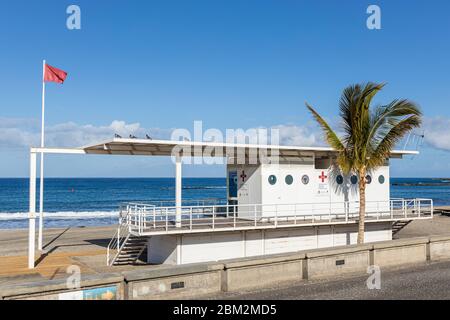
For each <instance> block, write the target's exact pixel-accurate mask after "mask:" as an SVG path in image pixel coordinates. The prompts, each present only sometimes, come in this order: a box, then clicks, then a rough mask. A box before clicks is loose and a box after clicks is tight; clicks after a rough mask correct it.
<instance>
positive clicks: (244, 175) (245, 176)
mask: <svg viewBox="0 0 450 320" xmlns="http://www.w3.org/2000/svg"><path fill="white" fill-rule="evenodd" d="M245 178H247V175H246V174H245V171H244V170H242V174H241V179H242V182H244V181H245Z"/></svg>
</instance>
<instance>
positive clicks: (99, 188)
mask: <svg viewBox="0 0 450 320" xmlns="http://www.w3.org/2000/svg"><path fill="white" fill-rule="evenodd" d="M28 183H29V180H28V179H26V178H0V229H16V228H17V229H19V228H27V226H28V220H27V217H28V212H27V211H28V190H29V184H28ZM390 184H391V198H431V199H433V200H434V205H435V206H440V205H450V179H446V178H391V180H390ZM37 190H39V181H38V187H37ZM174 193H175V180H174V179H173V178H46V180H45V192H44V204H45V207H44V212H45V222H44V223H45V227H46V228H65V227H85V226H106V225H114V224H117V222H118V209H119V206H120V205H121V204H123V203H127V202H153V201H161V200H166V201H169V202H168V203H170V202H171V201H173V199H174ZM226 194H227V190H226V179H225V178H183V199H184V200H191V202H192V203H194V204H195V202H196V201H199V200H204V199H208V200H209V201H219V202H220V201H222V202H223V201H225V200H226ZM37 198H38V199H39V195H38V196H37ZM197 203H199V202H197ZM37 208H39V203H38V204H37Z"/></svg>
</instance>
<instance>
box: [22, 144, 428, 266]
mask: <svg viewBox="0 0 450 320" xmlns="http://www.w3.org/2000/svg"><path fill="white" fill-rule="evenodd" d="M205 150H206V151H208V150H209V152H208V154H211V152H210V151H211V150H213V152H212V155H213V156H218V155H219V156H221V157H223V158H225V159H226V160H227V162H226V163H227V165H226V176H227V199H226V201H224V203H207V202H205V203H203V204H200V205H199V204H195V205H192V204H189V203H187V202H185V201H183V199H182V179H181V177H182V160H183V158H184V157H194V156H198V155H199V154H204V152H205ZM174 151H177V152H176V156H175V157H174V158H175V166H176V170H175V172H176V177H175V180H176V183H175V199H174V201H173V203H170V204H167V205H165V204H163V205H158V204H154V203H146V202H144V203H127V204H124V205H122V206H121V208H120V217H119V224H118V229H117V233H116V234H115V235H112V240H111V243H110V244H109V246H108V248H107V255H106V256H107V257H106V261H107V264H108V265H115V264H125V263H132V262H134V261H135V260H136V259H138V258H139V256H140V255H141V254H142V252H143V251H144V250H145V249H147V262H148V263H153V264H186V263H194V262H206V261H215V260H222V259H229V258H239V257H250V256H258V255H265V254H274V253H284V252H292V251H299V250H307V249H315V248H322V247H333V246H341V245H349V244H354V243H356V238H357V228H358V212H359V196H358V187H357V186H358V178H357V177H356V176H354V175H350V176H345V175H342V174H341V173H340V172H339V171H338V170H336V169H333V168H334V166H333V165H332V164H333V160H334V159H335V157H336V151H335V150H333V149H332V148H326V147H296V146H279V145H257V144H255V145H252V144H235V143H215V142H196V141H168V140H147V139H122V138H115V139H112V140H109V141H104V142H101V143H98V144H93V145H89V146H85V147H81V148H73V149H61V148H32V149H31V175H30V251H29V265H30V267H33V266H34V228H35V226H34V224H35V222H34V221H35V218H36V214H35V197H36V183H35V180H36V154H37V153H47V154H48V153H66V154H104V155H142V156H167V157H169V156H174V154H175V153H174ZM238 154H241V155H244V156H243V157H237V156H236V155H238ZM252 154H256V155H258V156H257V157H256V158H252V157H251V155H252ZM261 154H266V155H267V154H268V155H269V156H271V157H269V159H274V158H273V156H276V157H277V159H278V160H277V161H276V162H273V161H272V160H269V161H263V160H262V157H261ZM415 154H418V152H417V151H393V152H392V153H391V154H390V158H402V157H403V156H405V155H415ZM240 159H244V160H243V161H242V160H240ZM389 161H390V159H386V162H385V165H384V166H382V167H380V168H379V169H378V170H376V171H374V172H371V173H369V174H368V175H367V177H366V180H367V190H366V232H365V241H366V242H375V241H384V240H390V239H392V235H393V233H395V232H396V231H398V230H399V229H400V228H401V227H403V226H404V225H406V224H407V223H409V222H410V221H412V220H417V219H430V218H432V216H433V202H432V200H431V199H390V192H389ZM41 221H42V217H41Z"/></svg>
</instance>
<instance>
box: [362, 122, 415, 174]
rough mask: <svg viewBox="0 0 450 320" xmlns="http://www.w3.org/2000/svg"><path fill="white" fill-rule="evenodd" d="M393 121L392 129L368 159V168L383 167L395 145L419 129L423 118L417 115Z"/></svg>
mask: <svg viewBox="0 0 450 320" xmlns="http://www.w3.org/2000/svg"><path fill="white" fill-rule="evenodd" d="M395 121H396V120H393V119H391V121H390V123H391V125H392V127H391V129H390V130H389V131H388V132H387V133H386V134H385V136H384V138H383V139H382V140H381V141H380V142H379V144H378V146H377V147H376V149H375V150H374V151H373V153H372V154H371V157H370V159H368V165H367V167H368V168H375V167H377V166H381V165H382V164H383V163H384V161H385V160H386V159H387V158H388V157H389V154H390V153H391V151H392V149H393V148H394V147H395V145H396V144H397V143H398V142H399V141H400V140H401V139H402V138H403V137H404V136H405V135H406V134H407V133H408V132H410V131H411V130H412V129H414V128H418V127H419V126H420V124H421V117H420V115H417V114H411V115H409V116H407V117H405V118H403V119H402V120H399V121H396V123H395Z"/></svg>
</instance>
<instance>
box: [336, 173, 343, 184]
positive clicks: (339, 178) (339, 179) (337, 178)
mask: <svg viewBox="0 0 450 320" xmlns="http://www.w3.org/2000/svg"><path fill="white" fill-rule="evenodd" d="M336 183H337V184H343V183H344V177H343V176H341V175H338V176H337V177H336Z"/></svg>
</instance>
